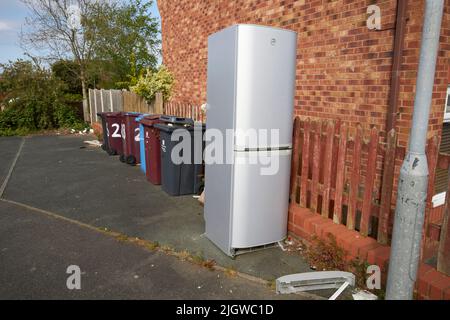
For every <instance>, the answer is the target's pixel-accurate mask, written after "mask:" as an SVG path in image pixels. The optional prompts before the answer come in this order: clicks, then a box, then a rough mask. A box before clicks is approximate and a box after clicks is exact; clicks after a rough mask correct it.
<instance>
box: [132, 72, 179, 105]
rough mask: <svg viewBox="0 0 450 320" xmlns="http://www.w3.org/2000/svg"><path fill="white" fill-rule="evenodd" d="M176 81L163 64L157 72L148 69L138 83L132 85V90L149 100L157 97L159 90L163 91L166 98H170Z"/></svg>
mask: <svg viewBox="0 0 450 320" xmlns="http://www.w3.org/2000/svg"><path fill="white" fill-rule="evenodd" d="M174 82H175V81H174V77H173V75H172V73H171V72H170V71H169V70H168V69H167V67H165V66H164V65H162V66H161V67H159V69H158V70H157V71H156V72H152V71H151V69H147V72H146V73H145V74H144V75H142V76H140V77H139V78H138V80H137V83H136V85H134V86H131V87H130V90H131V91H133V92H134V93H136V94H138V95H140V96H142V97H144V98H145V99H146V100H147V101H149V102H151V101H153V99H155V95H156V93H157V92H161V93H162V95H163V98H164V100H168V99H169V98H170V96H171V94H172V88H173V84H174Z"/></svg>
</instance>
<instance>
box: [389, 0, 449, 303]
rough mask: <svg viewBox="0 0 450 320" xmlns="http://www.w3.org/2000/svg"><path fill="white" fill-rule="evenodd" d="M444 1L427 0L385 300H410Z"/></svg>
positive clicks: (418, 239) (420, 224) (426, 173)
mask: <svg viewBox="0 0 450 320" xmlns="http://www.w3.org/2000/svg"><path fill="white" fill-rule="evenodd" d="M443 7H444V0H426V2H425V17H424V24H423V30H422V43H421V48H420V60H419V71H418V74H417V81H416V97H415V101H414V112H413V119H412V127H411V134H410V140H409V150H408V152H407V154H406V157H405V160H404V161H403V164H402V168H401V170H400V177H399V181H398V193H397V205H396V209H395V219H394V230H393V234H392V244H391V257H390V262H389V271H388V279H387V289H386V299H388V300H411V299H412V298H413V291H414V283H415V281H416V278H417V267H418V264H419V258H420V242H421V238H422V228H423V222H424V214H425V201H426V196H427V185H428V164H427V157H426V155H425V144H426V139H427V129H428V117H429V113H430V105H431V97H432V93H433V84H434V74H435V69H436V58H437V53H438V47H439V33H440V28H441V21H442V13H443Z"/></svg>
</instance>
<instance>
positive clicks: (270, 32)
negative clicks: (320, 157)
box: [235, 25, 297, 150]
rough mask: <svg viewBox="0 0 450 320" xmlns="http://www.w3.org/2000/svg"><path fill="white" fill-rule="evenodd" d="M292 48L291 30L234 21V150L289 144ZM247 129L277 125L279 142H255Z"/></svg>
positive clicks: (294, 39) (294, 44)
mask: <svg viewBox="0 0 450 320" xmlns="http://www.w3.org/2000/svg"><path fill="white" fill-rule="evenodd" d="M296 50H297V34H296V33H295V32H293V31H289V30H283V29H278V28H271V27H265V26H256V25H238V49H237V68H236V71H237V77H236V79H237V80H236V81H237V83H236V110H235V113H236V114H235V129H236V141H235V150H245V149H247V148H249V149H255V148H257V147H259V148H265V147H270V146H272V147H273V146H279V147H291V146H292V118H293V107H294V90H295V71H296ZM249 129H250V130H252V129H268V130H270V129H277V130H279V142H278V143H273V142H270V139H269V141H268V142H267V143H265V142H264V141H258V143H257V145H255V143H253V142H252V141H251V139H248V137H247V135H246V134H245V133H246V132H248V131H247V130H249ZM269 137H270V133H269ZM249 140H250V141H249Z"/></svg>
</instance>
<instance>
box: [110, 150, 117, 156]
mask: <svg viewBox="0 0 450 320" xmlns="http://www.w3.org/2000/svg"><path fill="white" fill-rule="evenodd" d="M108 154H109V155H110V156H115V155H116V154H117V152H116V150H114V149H109V150H108Z"/></svg>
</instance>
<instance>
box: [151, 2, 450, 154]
mask: <svg viewBox="0 0 450 320" xmlns="http://www.w3.org/2000/svg"><path fill="white" fill-rule="evenodd" d="M370 4H377V5H378V6H379V7H380V8H381V22H382V30H380V31H373V30H372V31H371V30H368V29H367V27H366V19H367V17H368V15H367V13H366V10H367V7H368V6H369V5H370ZM158 7H159V11H160V13H161V18H162V35H163V36H162V41H163V45H162V46H163V62H164V64H166V65H167V66H168V67H169V69H170V70H172V72H173V73H174V75H175V78H176V80H177V84H176V88H175V94H174V96H173V100H174V101H178V102H189V103H195V104H201V103H204V102H205V100H206V68H207V37H208V35H209V34H211V33H214V32H216V31H218V30H220V29H222V28H225V27H228V26H230V25H232V24H236V23H254V24H264V25H270V26H277V27H282V28H287V29H291V30H294V31H296V32H298V50H297V86H296V93H295V113H296V115H301V116H309V117H312V118H326V119H341V120H343V121H347V122H350V123H351V124H352V125H353V127H354V125H355V124H356V123H361V124H362V125H363V127H370V126H372V125H376V126H377V127H378V128H379V129H380V130H384V128H385V122H386V111H387V105H388V98H389V83H390V77H391V67H392V56H393V52H392V50H393V36H394V28H395V15H396V1H394V0H385V1H373V0H367V1H361V0H335V1H332V0H312V1H306V0H297V1H294V0H269V1H262V0H257V1H251V0H237V1H229V0H184V1H175V0H158ZM423 12H424V1H423V0H410V1H409V6H408V11H407V15H408V21H407V31H406V32H407V34H406V38H405V44H404V54H403V66H402V72H401V81H400V101H399V113H400V114H399V117H398V121H397V128H398V130H399V137H400V143H401V144H402V145H404V146H406V144H407V140H408V133H409V128H410V124H411V116H412V108H413V103H414V90H415V81H416V76H417V65H418V59H419V47H420V38H421V30H422V29H421V26H422V23H423ZM449 61H450V0H446V1H445V14H444V19H443V23H442V30H441V45H440V51H439V59H438V64H437V72H436V81H435V87H434V94H433V105H432V112H431V118H430V128H429V129H430V130H429V135H430V136H431V135H432V134H433V133H436V132H439V131H440V130H441V125H442V119H443V110H444V103H445V100H444V99H445V92H446V88H447V84H448V82H449V74H448V71H449V68H450V62H449Z"/></svg>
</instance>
